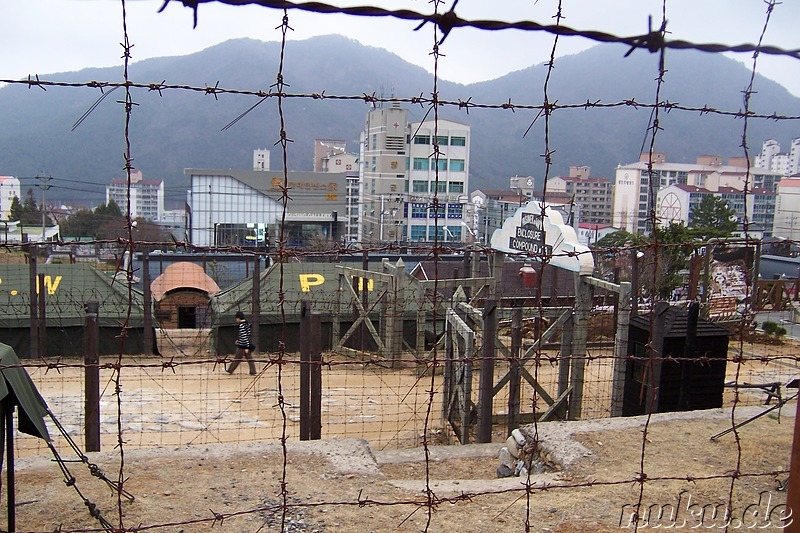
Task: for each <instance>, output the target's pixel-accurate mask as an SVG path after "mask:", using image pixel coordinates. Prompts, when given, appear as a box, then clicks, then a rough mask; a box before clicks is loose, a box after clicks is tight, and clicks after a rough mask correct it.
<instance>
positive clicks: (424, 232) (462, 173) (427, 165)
mask: <svg viewBox="0 0 800 533" xmlns="http://www.w3.org/2000/svg"><path fill="white" fill-rule="evenodd" d="M437 147H438V150H437ZM469 147H470V127H469V126H467V125H466V124H461V123H458V122H454V121H450V120H439V121H438V122H435V121H425V122H409V121H408V111H407V110H406V109H403V108H402V107H400V105H399V104H397V103H394V104H392V105H391V106H386V107H380V108H377V109H374V110H372V111H370V112H369V113H368V114H367V120H366V125H365V129H364V132H363V134H362V138H361V157H360V161H359V163H360V173H361V179H360V182H361V194H360V204H361V208H362V211H361V215H360V222H361V231H360V234H359V240H360V241H361V242H363V243H369V242H404V241H413V242H430V241H434V240H438V241H440V242H465V241H466V240H468V239H467V238H466V237H467V235H469V231H468V229H467V224H466V222H467V220H466V214H467V213H466V210H467V205H468V197H467V191H468V190H469ZM434 198H436V200H437V201H436V202H434Z"/></svg>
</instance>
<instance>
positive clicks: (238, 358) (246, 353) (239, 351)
mask: <svg viewBox="0 0 800 533" xmlns="http://www.w3.org/2000/svg"><path fill="white" fill-rule="evenodd" d="M243 357H244V358H245V359H247V364H248V365H249V366H250V374H251V375H255V374H256V363H255V362H254V361H253V354H252V353H250V350H245V349H244V348H239V347H238V346H237V347H236V354H234V356H233V361H232V362H231V364H230V366H229V367H228V374H233V371H234V370H236V367H238V366H239V363H241V362H242V358H243Z"/></svg>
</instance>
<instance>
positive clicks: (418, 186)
mask: <svg viewBox="0 0 800 533" xmlns="http://www.w3.org/2000/svg"><path fill="white" fill-rule="evenodd" d="M411 191H412V192H428V182H427V181H422V180H414V182H413V183H412V188H411Z"/></svg>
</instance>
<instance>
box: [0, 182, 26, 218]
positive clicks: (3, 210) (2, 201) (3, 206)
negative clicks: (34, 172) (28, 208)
mask: <svg viewBox="0 0 800 533" xmlns="http://www.w3.org/2000/svg"><path fill="white" fill-rule="evenodd" d="M15 196H16V197H17V198H19V200H20V202H21V201H22V198H21V197H20V190H19V179H17V178H15V177H14V176H0V218H2V219H3V220H8V218H9V216H10V215H11V202H13V201H14V197H15Z"/></svg>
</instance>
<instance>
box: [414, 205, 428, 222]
mask: <svg viewBox="0 0 800 533" xmlns="http://www.w3.org/2000/svg"><path fill="white" fill-rule="evenodd" d="M411 218H428V204H420V203H416V202H415V203H413V204H411Z"/></svg>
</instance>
